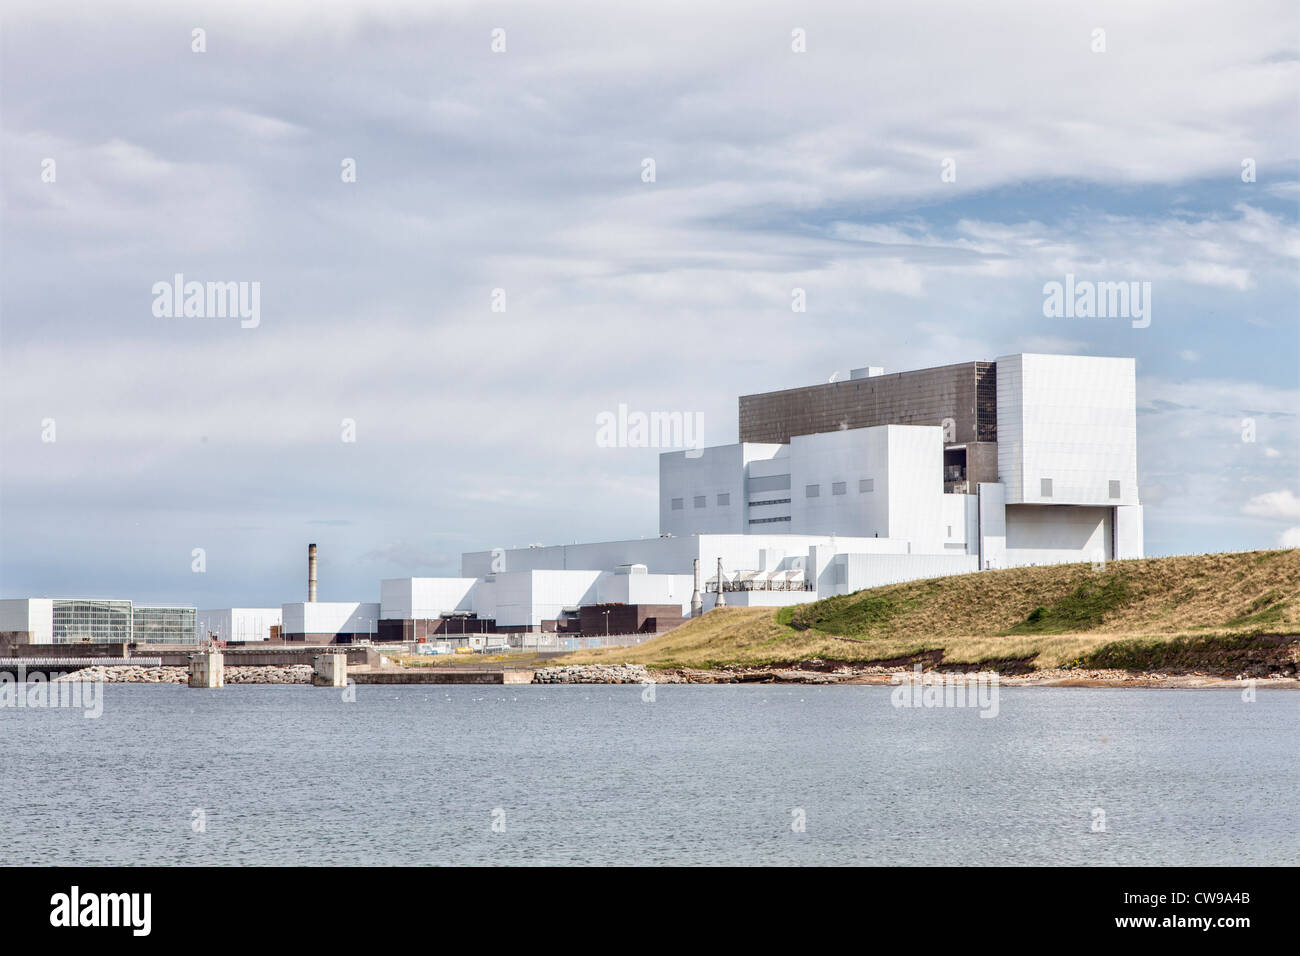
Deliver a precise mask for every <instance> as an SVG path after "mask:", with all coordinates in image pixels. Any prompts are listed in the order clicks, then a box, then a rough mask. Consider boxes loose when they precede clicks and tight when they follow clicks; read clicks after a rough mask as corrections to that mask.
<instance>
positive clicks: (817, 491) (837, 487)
mask: <svg viewBox="0 0 1300 956" xmlns="http://www.w3.org/2000/svg"><path fill="white" fill-rule="evenodd" d="M848 490H849V485H848V482H845V481H832V482H831V494H832V495H843V494H848ZM875 490H876V479H874V478H860V479H858V494H860V495H865V494H867V493H868V492H871V491H875ZM821 495H822V486H821V485H805V486H804V489H803V496H804V497H805V498H820V497H821Z"/></svg>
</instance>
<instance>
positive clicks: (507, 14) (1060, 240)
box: [0, 0, 1300, 606]
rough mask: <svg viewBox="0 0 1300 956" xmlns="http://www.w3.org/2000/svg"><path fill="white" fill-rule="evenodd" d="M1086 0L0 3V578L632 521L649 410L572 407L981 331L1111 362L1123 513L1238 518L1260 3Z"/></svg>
mask: <svg viewBox="0 0 1300 956" xmlns="http://www.w3.org/2000/svg"><path fill="white" fill-rule="evenodd" d="M1090 9H1091V10H1093V14H1090V16H1091V15H1094V14H1095V16H1096V18H1097V21H1098V22H1105V23H1106V25H1107V33H1108V39H1109V41H1110V42H1109V49H1108V52H1107V53H1105V54H1104V55H1097V54H1093V53H1091V52H1090V50H1089V40H1090V35H1091V29H1092V26H1093V23H1092V22H1091V20H1090V21H1088V22H1081V21H1079V19H1078V16H1077V13H1076V12H1074V11H1073V10H1071V9H1070V8H1068V7H1062V6H1059V5H1048V6H1047V7H1045V8H1044V9H1043V10H1042V11H1038V12H1037V13H1036V14H1035V16H1034V17H1032V18H1031V17H1025V16H1024V15H1023V10H1022V8H1021V5H1020V4H1017V3H1011V2H1003V0H992V2H990V3H987V4H983V3H982V4H979V5H977V6H972V5H952V6H951V8H950V9H945V11H944V13H943V15H942V16H938V17H936V16H934V14H933V11H930V10H927V9H924V8H915V7H911V6H908V5H896V6H894V7H888V8H879V9H870V10H868V9H866V8H863V7H861V6H860V5H857V4H852V3H848V2H842V3H821V2H815V3H812V4H810V5H808V6H806V7H801V8H800V12H799V19H800V24H799V25H801V26H804V27H805V28H806V29H807V31H808V39H809V49H808V52H807V53H806V54H794V53H793V52H791V50H790V46H789V40H790V30H791V28H792V24H791V23H790V22H789V14H788V13H787V12H783V11H781V10H778V9H761V8H760V9H755V8H754V7H753V5H748V4H741V3H738V2H723V3H720V4H715V5H708V6H703V7H702V6H701V5H699V4H694V3H685V2H677V0H667V2H665V3H660V4H654V5H650V6H645V7H637V6H631V5H622V6H619V7H618V8H617V9H614V8H611V9H610V10H609V11H603V12H601V13H600V14H599V15H593V14H592V12H591V10H590V9H589V8H588V5H585V4H580V3H576V2H568V3H566V2H559V3H556V4H551V5H548V6H547V7H546V9H534V8H531V7H529V6H527V5H524V6H520V7H517V8H512V9H509V10H502V11H500V12H499V15H500V18H501V19H500V22H498V19H497V14H494V15H493V18H492V19H490V20H489V19H487V18H486V16H485V14H483V13H482V12H481V11H480V9H479V8H478V7H477V6H475V5H472V4H468V3H445V4H438V5H427V4H418V3H414V2H410V3H407V2H380V3H373V2H365V3H362V2H347V0H340V2H338V3H331V4H328V5H326V6H325V7H321V6H320V5H319V4H309V3H305V2H285V3H277V4H274V5H267V4H259V3H256V2H252V0H249V2H243V0H239V2H233V3H229V4H222V5H220V7H219V8H218V7H214V8H212V9H210V10H209V9H205V10H204V11H203V16H204V20H205V21H206V22H205V27H206V29H207V30H208V52H207V53H205V54H201V55H196V54H194V53H192V52H191V51H190V48H189V29H190V27H189V25H188V23H189V21H188V20H184V19H182V20H178V19H177V14H175V13H174V12H173V11H171V9H170V8H168V10H162V9H161V8H158V7H157V6H156V5H148V4H142V3H135V2H122V3H115V4H97V5H82V6H81V7H77V8H76V9H75V10H73V9H72V8H71V7H68V6H67V5H60V4H50V3H48V2H32V0H15V2H13V3H10V4H8V5H7V6H6V13H5V32H6V46H5V57H4V65H3V71H4V72H3V76H2V77H0V80H3V82H4V86H5V136H4V138H3V142H0V151H2V152H0V158H2V159H3V163H0V170H2V172H0V176H2V177H3V180H2V183H0V184H2V185H3V189H4V197H5V238H6V240H7V241H6V243H5V265H4V275H3V279H4V282H3V289H4V301H3V303H2V305H3V313H4V323H3V328H0V345H3V349H0V406H2V407H3V408H4V409H5V414H4V415H3V417H2V418H0V455H2V456H3V461H4V489H3V490H4V494H3V496H0V520H3V523H4V528H5V534H4V537H3V545H4V550H3V553H2V554H0V577H2V578H3V580H4V586H5V588H6V591H7V593H16V594H21V593H26V592H40V591H67V590H70V589H72V590H87V589H91V590H95V591H101V592H103V593H110V592H113V591H121V592H124V593H126V594H127V596H132V593H139V592H141V591H144V590H147V589H152V588H158V589H162V590H163V591H164V592H166V593H162V594H158V595H156V596H155V599H161V598H163V597H167V596H170V597H171V598H172V599H175V600H186V599H188V597H189V596H190V594H191V591H192V590H193V589H196V588H199V587H203V588H210V589H211V591H212V593H211V595H210V596H208V597H205V598H204V599H203V603H205V604H206V605H207V606H219V605H220V604H222V603H227V604H240V603H247V602H252V603H257V604H261V603H268V602H269V603H271V604H275V603H279V601H280V600H282V599H283V596H284V595H285V594H297V593H298V591H299V590H300V581H299V580H298V579H299V577H300V573H299V572H300V568H299V564H300V560H299V559H300V550H301V544H300V542H301V539H303V538H304V537H305V535H304V533H303V530H304V527H310V528H312V529H313V531H312V534H313V535H320V536H321V537H322V539H324V538H325V537H332V538H333V540H331V541H329V542H328V543H327V542H325V541H324V540H322V542H321V543H322V547H328V549H329V551H328V553H330V554H334V555H337V556H339V558H340V562H339V563H340V567H338V568H336V569H335V574H334V578H333V579H332V580H331V585H332V586H334V587H337V588H339V589H340V591H341V593H352V594H354V595H356V596H358V597H361V596H366V595H372V596H373V591H374V587H375V583H374V580H373V578H374V567H373V566H371V565H374V564H375V563H377V562H381V561H382V562H385V563H386V567H387V568H389V569H391V570H392V571H393V573H401V571H402V569H403V567H404V566H407V565H409V567H407V569H408V570H413V569H414V568H415V567H416V566H420V567H423V566H424V565H425V564H426V563H427V562H429V561H432V560H435V559H438V560H441V557H440V556H442V552H443V551H446V552H448V553H450V552H451V551H452V550H454V549H453V548H452V547H450V546H448V547H446V548H444V547H442V545H441V543H440V542H442V541H444V540H446V539H444V538H442V537H439V536H441V535H450V536H453V537H452V540H454V541H455V542H456V545H455V546H456V547H464V548H474V547H479V546H485V547H490V546H492V545H493V544H496V543H500V542H503V541H504V542H510V541H520V540H545V541H572V540H574V539H596V538H601V537H614V538H622V537H635V536H637V535H640V534H651V535H652V534H655V533H656V532H657V527H656V522H657V510H656V508H655V506H654V486H655V480H656V476H657V459H656V456H655V453H654V450H653V449H612V450H611V449H602V448H599V447H597V446H596V444H595V441H594V427H593V421H594V416H595V414H596V413H597V412H599V411H602V410H606V409H611V408H616V407H617V406H618V404H619V403H621V402H626V403H627V404H628V405H629V406H631V407H633V408H643V409H667V410H674V409H676V410H689V411H699V412H702V413H703V414H704V416H705V420H706V422H707V428H706V436H705V437H706V440H707V441H708V442H709V443H725V442H729V441H733V440H735V438H736V422H735V416H736V404H735V402H736V396H737V395H739V394H745V393H750V392H754V391H759V390H765V389H773V388H783V387H793V386H798V385H803V384H808V383H812V382H819V381H824V380H825V379H826V378H827V377H828V376H829V375H830V373H831V372H832V371H833V370H835V369H840V368H846V367H858V366H862V365H883V366H885V367H887V368H889V369H891V370H899V369H905V368H915V367H924V366H929V365H939V364H945V363H947V362H956V361H962V360H969V359H972V358H984V359H992V358H996V357H997V356H998V355H1002V354H1007V353H1011V352H1016V351H1064V352H1071V353H1085V354H1112V355H1133V356H1135V357H1136V358H1137V360H1138V362H1139V374H1138V384H1139V396H1140V400H1141V407H1142V412H1141V418H1140V421H1139V457H1140V464H1141V468H1142V475H1141V480H1142V482H1143V489H1144V490H1143V494H1144V497H1146V499H1147V501H1148V508H1147V512H1146V520H1147V525H1148V533H1147V541H1148V544H1149V545H1150V546H1151V547H1152V548H1153V549H1154V550H1157V551H1158V550H1162V549H1163V550H1210V549H1216V548H1231V547H1247V546H1259V545H1260V543H1261V542H1264V541H1271V540H1272V539H1271V537H1269V536H1271V535H1272V533H1273V530H1272V529H1262V528H1261V527H1260V522H1259V521H1258V520H1255V519H1256V516H1254V515H1251V514H1249V513H1246V512H1244V511H1243V506H1244V505H1245V504H1246V503H1247V502H1248V501H1249V500H1250V499H1251V498H1252V496H1257V495H1260V494H1261V493H1263V492H1265V491H1266V490H1267V489H1269V488H1280V487H1285V486H1287V484H1288V483H1289V482H1290V481H1291V480H1292V479H1293V477H1294V475H1295V474H1296V472H1297V469H1298V468H1300V460H1298V456H1300V428H1298V426H1297V422H1296V416H1295V409H1296V408H1297V407H1298V406H1300V401H1298V399H1300V393H1297V390H1296V388H1295V369H1296V367H1297V361H1298V360H1300V356H1297V349H1296V342H1295V335H1294V302H1295V296H1296V293H1297V288H1296V271H1297V269H1296V264H1297V261H1298V260H1300V233H1298V232H1297V215H1296V209H1295V204H1294V197H1295V184H1296V181H1297V177H1296V174H1295V169H1296V160H1297V155H1296V145H1295V144H1296V142H1297V139H1298V137H1297V135H1296V133H1297V121H1296V112H1297V110H1296V106H1297V95H1296V89H1297V88H1298V87H1300V60H1298V59H1297V55H1296V53H1295V50H1294V47H1295V44H1294V42H1293V41H1292V39H1291V38H1292V37H1294V36H1295V34H1296V27H1297V13H1296V11H1295V9H1294V6H1293V5H1288V4H1280V5H1277V6H1265V7H1261V8H1260V9H1259V10H1255V11H1253V12H1252V15H1251V16H1250V17H1242V16H1240V15H1239V14H1238V13H1237V12H1236V11H1234V10H1232V9H1231V8H1225V6H1224V5H1222V4H1216V3H1209V2H1206V3H1196V2H1193V3H1190V4H1182V5H1179V6H1177V7H1175V6H1173V5H1169V4H1152V5H1147V4H1141V5H1135V4H1131V3H1109V4H1101V5H1100V6H1097V7H1095V8H1090ZM196 22H197V21H196ZM178 23H179V24H180V26H178ZM684 23H685V24H689V29H685V30H684V29H683V26H682V25H683V24H684ZM502 25H504V26H505V28H506V29H507V33H508V52H507V53H505V54H501V55H495V54H493V53H491V51H490V49H489V39H490V35H489V31H490V29H491V28H493V27H496V26H502ZM1205 36H1214V37H1215V42H1214V43H1212V44H1210V43H1206V42H1205V41H1204V38H1205ZM918 37H924V38H925V39H924V43H921V42H920V41H919V40H917V39H916V38H918ZM51 62H59V63H66V64H69V66H68V68H67V69H63V70H60V71H56V72H54V73H51V72H50V70H49V69H48V64H49V63H51ZM340 63H346V64H348V69H347V70H340V69H339V64H340ZM864 90H865V91H869V95H864V93H863V91H864ZM645 157H653V158H654V159H655V160H656V164H657V178H656V181H655V182H653V183H646V182H643V181H642V180H641V176H640V173H641V161H642V159H643V158H645ZM1245 157H1252V158H1254V159H1255V160H1256V162H1257V167H1258V182H1256V183H1254V184H1245V183H1242V182H1241V180H1240V170H1241V161H1242V159H1243V158H1245ZM45 158H53V159H55V160H56V161H57V167H58V177H57V181H56V182H54V183H47V182H43V181H42V180H41V177H40V170H41V162H42V160H43V159H45ZM344 158H354V159H355V160H356V162H357V173H358V175H357V181H356V182H355V183H344V182H343V181H342V180H341V178H340V163H341V161H342V160H343V159H344ZM947 158H952V159H953V160H955V169H956V179H955V181H952V182H944V181H943V180H942V179H941V176H940V173H941V164H942V162H943V161H944V160H945V159H947ZM177 272H182V273H184V274H185V275H187V276H189V277H192V278H195V279H199V280H205V281H206V280H216V281H259V282H260V283H261V290H262V302H261V306H262V324H261V326H260V327H259V328H257V329H255V330H241V329H239V328H238V326H237V323H224V324H223V323H221V322H220V321H211V320H159V319H155V318H154V317H153V316H152V315H151V313H150V309H149V306H150V302H151V298H152V297H151V295H150V289H151V286H152V284H153V283H154V282H157V281H160V280H166V279H169V278H170V277H171V276H172V275H173V274H175V273H177ZM1066 272H1073V273H1074V274H1075V275H1077V276H1079V277H1082V278H1092V279H1138V280H1146V281H1152V282H1153V284H1154V286H1155V289H1154V296H1155V308H1154V319H1153V323H1152V326H1151V328H1149V329H1146V330H1133V329H1131V328H1129V327H1128V326H1127V324H1121V325H1114V324H1111V325H1108V324H1106V323H1101V322H1093V323H1084V322H1073V323H1065V322H1054V321H1048V320H1044V319H1043V317H1042V314H1041V305H1042V294H1041V287H1042V284H1043V283H1044V282H1045V281H1047V280H1049V279H1058V278H1060V276H1062V275H1063V274H1065V273H1066ZM796 287H798V288H802V289H804V290H805V291H806V293H807V301H808V311H807V312H804V313H794V312H792V311H791V292H792V289H794V288H796ZM496 288H502V289H505V290H506V292H507V301H508V308H507V311H506V312H504V313H495V312H493V311H491V308H490V304H489V303H490V296H491V292H492V290H493V289H496ZM1190 356H1196V359H1195V360H1193V359H1192V358H1190ZM1248 417H1249V418H1253V419H1254V420H1255V422H1256V424H1257V428H1258V433H1259V440H1258V443H1248V442H1243V441H1242V440H1241V432H1242V425H1241V422H1242V419H1244V418H1248ZM344 418H349V419H353V420H355V422H356V423H357V441H356V442H355V443H345V442H343V441H341V440H340V421H341V420H342V419H344ZM45 419H54V420H55V421H56V422H57V426H58V440H57V441H56V442H54V443H50V444H47V443H43V442H42V441H41V440H40V435H41V423H42V422H43V421H44V420H45ZM322 514H323V515H327V516H334V517H331V518H330V519H329V520H331V521H334V522H336V523H335V524H325V525H316V524H309V522H312V521H320V520H322V519H320V518H319V517H318V516H319V515H322ZM423 528H436V529H438V534H437V535H434V534H432V533H426V532H423V531H422V530H420V529H423ZM195 542H201V543H203V544H204V546H206V547H208V548H209V553H210V554H211V555H213V556H214V557H215V558H216V560H214V562H213V563H212V566H213V567H214V568H215V569H217V570H213V571H211V572H210V574H209V575H207V576H205V577H204V580H203V581H202V582H195V581H194V577H195V576H194V575H191V574H189V572H188V570H187V569H188V560H189V559H188V557H184V556H187V555H188V554H189V551H190V549H191V548H192V547H194V546H196V545H195ZM96 548H98V549H102V551H105V552H108V551H111V552H112V553H113V554H114V555H116V556H117V557H118V559H117V560H115V561H114V562H111V563H108V562H84V563H82V562H79V560H78V559H77V558H76V555H78V554H82V553H92V552H93V551H94V549H96ZM348 554H352V555H363V556H367V558H366V562H365V563H366V565H367V566H366V567H361V568H360V569H358V565H360V564H361V562H359V561H347V560H344V557H345V556H346V555H348ZM173 555H178V556H182V557H183V560H182V557H178V558H176V559H175V560H174V561H173V557H172V556H173ZM173 564H175V566H176V567H177V568H178V569H179V570H178V572H177V573H178V576H174V577H173V576H171V575H172V571H171V569H172V566H173ZM451 564H452V565H453V567H454V564H455V559H454V556H453V557H452V558H451ZM181 572H183V573H181ZM92 585H93V588H92Z"/></svg>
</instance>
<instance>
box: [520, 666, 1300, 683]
mask: <svg viewBox="0 0 1300 956" xmlns="http://www.w3.org/2000/svg"><path fill="white" fill-rule="evenodd" d="M990 673H992V672H990V671H984V672H983V673H981V674H980V675H978V676H979V677H980V678H982V679H987V678H988V676H989V674H990ZM915 676H916V675H915V672H914V671H913V670H912V669H911V668H908V667H897V666H882V665H870V666H866V665H840V666H828V665H827V662H822V661H816V660H812V661H802V662H800V663H799V664H797V665H789V666H786V667H723V668H714V669H697V668H687V667H683V668H675V669H655V670H651V669H649V668H647V667H645V666H644V665H642V664H569V665H566V666H563V667H548V668H543V669H541V670H539V671H537V673H536V674H535V675H534V676H533V683H534V684H646V683H655V684H819V685H826V684H887V685H894V684H897V683H899V682H900V681H901V680H902V679H903V678H906V679H908V680H912V679H914V678H915ZM975 676H976V675H975V674H974V673H973V669H972V671H971V672H953V671H948V670H926V671H925V672H924V673H923V676H922V680H924V681H932V680H939V679H943V678H946V679H947V680H949V681H956V682H962V681H970V680H971V679H973V678H974V677H975ZM1252 679H1253V680H1255V681H1256V684H1257V685H1263V686H1265V687H1268V688H1288V689H1300V679H1297V678H1295V677H1291V676H1288V675H1282V674H1276V675H1267V676H1254V677H1252V676H1250V675H1246V674H1240V675H1231V676H1228V675H1224V674H1212V673H1209V672H1187V673H1159V672H1154V671H1150V672H1148V671H1126V670H1103V669H1094V670H1084V669H1056V670H1041V671H1034V672H1032V673H1027V674H1025V673H1017V674H998V683H999V684H1000V685H1002V686H1004V687H1165V688H1184V689H1186V688H1227V687H1242V686H1244V684H1245V682H1246V681H1247V680H1252Z"/></svg>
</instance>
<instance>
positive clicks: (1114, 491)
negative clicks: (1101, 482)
mask: <svg viewBox="0 0 1300 956" xmlns="http://www.w3.org/2000/svg"><path fill="white" fill-rule="evenodd" d="M1110 496H1111V497H1112V498H1118V497H1120V493H1119V482H1118V481H1112V482H1111V483H1110Z"/></svg>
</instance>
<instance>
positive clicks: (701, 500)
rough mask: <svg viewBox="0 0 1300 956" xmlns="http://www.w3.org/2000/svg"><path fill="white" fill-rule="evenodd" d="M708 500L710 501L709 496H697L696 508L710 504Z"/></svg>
mask: <svg viewBox="0 0 1300 956" xmlns="http://www.w3.org/2000/svg"><path fill="white" fill-rule="evenodd" d="M708 500H709V496H708V495H696V496H695V507H697V508H703V507H704V505H705V503H706V502H708Z"/></svg>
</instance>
